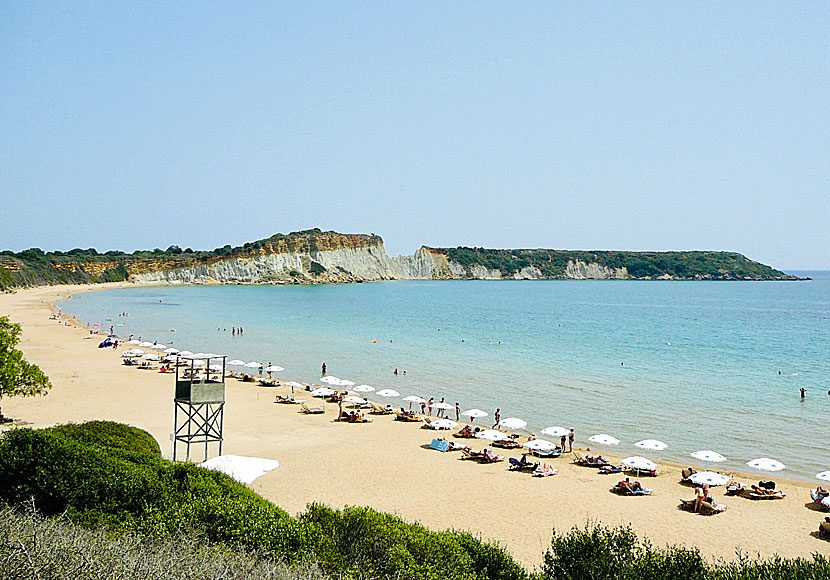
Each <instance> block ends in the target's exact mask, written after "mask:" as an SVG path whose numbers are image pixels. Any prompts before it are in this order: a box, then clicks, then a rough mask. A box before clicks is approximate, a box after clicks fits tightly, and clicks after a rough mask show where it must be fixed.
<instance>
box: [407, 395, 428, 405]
mask: <svg viewBox="0 0 830 580" xmlns="http://www.w3.org/2000/svg"><path fill="white" fill-rule="evenodd" d="M403 400H404V401H408V402H410V403H418V404H419V405H420V404H421V403H426V402H427V400H426V399H422V398H421V397H419V396H418V395H409V396H408V397H404V398H403Z"/></svg>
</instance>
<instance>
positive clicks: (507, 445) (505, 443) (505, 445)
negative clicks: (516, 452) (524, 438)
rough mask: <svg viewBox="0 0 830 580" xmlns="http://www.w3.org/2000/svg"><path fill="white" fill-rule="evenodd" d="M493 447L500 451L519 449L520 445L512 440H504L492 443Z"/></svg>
mask: <svg viewBox="0 0 830 580" xmlns="http://www.w3.org/2000/svg"><path fill="white" fill-rule="evenodd" d="M492 445H493V447H501V448H502V449H520V448H521V447H522V444H521V443H519V442H518V441H514V440H512V439H504V440H502V441H493V443H492Z"/></svg>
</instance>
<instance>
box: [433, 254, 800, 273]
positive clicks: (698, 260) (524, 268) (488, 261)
mask: <svg viewBox="0 0 830 580" xmlns="http://www.w3.org/2000/svg"><path fill="white" fill-rule="evenodd" d="M432 251H433V252H436V253H439V254H443V255H445V256H446V258H447V260H448V262H450V263H455V264H459V265H461V266H463V267H464V269H465V270H466V271H467V272H468V273H469V274H470V277H475V276H474V275H473V272H474V270H475V269H476V268H477V267H479V268H480V267H484V268H487V269H488V270H491V271H494V272H499V273H500V274H501V276H502V277H503V278H512V277H515V276H517V275H521V273H522V272H526V273H530V272H531V271H533V270H535V271H536V272H533V273H534V274H535V276H533V277H538V278H544V279H560V278H569V279H572V278H617V279H634V280H657V279H664V280H666V279H671V280H797V279H798V278H796V277H795V276H790V275H789V274H785V273H784V272H781V271H779V270H775V269H774V268H771V267H769V266H767V265H764V264H761V263H760V262H755V261H753V260H750V259H748V258H746V257H745V256H743V255H741V254H738V253H735V252H702V251H690V252H617V251H605V250H603V251H586V250H544V249H536V250H487V249H484V248H465V247H458V248H437V249H433V250H432ZM589 270H594V272H589ZM590 274H593V275H590Z"/></svg>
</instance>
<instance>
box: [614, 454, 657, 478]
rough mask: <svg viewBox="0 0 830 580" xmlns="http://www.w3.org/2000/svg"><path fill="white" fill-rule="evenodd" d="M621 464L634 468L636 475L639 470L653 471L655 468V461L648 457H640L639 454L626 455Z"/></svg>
mask: <svg viewBox="0 0 830 580" xmlns="http://www.w3.org/2000/svg"><path fill="white" fill-rule="evenodd" d="M622 464H623V465H627V466H628V467H630V468H631V469H634V470H636V471H637V475H639V474H640V472H641V471H654V470H655V469H657V464H656V463H654V462H653V461H652V460H650V459H646V458H645V457H640V456H639V455H635V456H633V457H626V458H625V459H623V460H622Z"/></svg>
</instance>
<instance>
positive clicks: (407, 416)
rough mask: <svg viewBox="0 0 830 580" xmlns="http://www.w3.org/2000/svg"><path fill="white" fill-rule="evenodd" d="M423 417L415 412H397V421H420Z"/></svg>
mask: <svg viewBox="0 0 830 580" xmlns="http://www.w3.org/2000/svg"><path fill="white" fill-rule="evenodd" d="M420 420H421V419H419V418H418V415H416V414H415V413H395V421H404V422H405V423H418V422H419V421H420Z"/></svg>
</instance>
